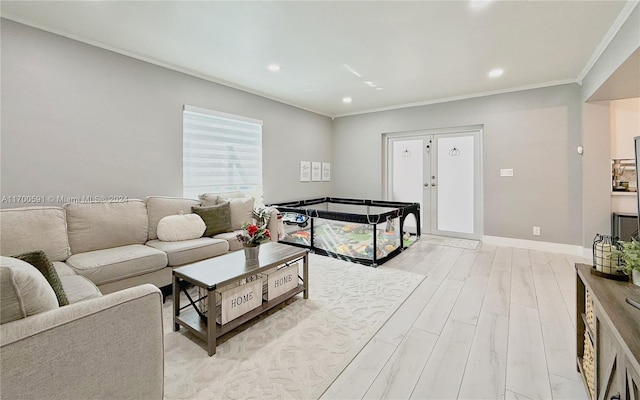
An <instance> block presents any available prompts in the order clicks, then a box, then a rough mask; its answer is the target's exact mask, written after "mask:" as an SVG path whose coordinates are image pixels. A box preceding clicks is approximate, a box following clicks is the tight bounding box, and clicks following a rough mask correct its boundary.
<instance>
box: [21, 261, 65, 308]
mask: <svg viewBox="0 0 640 400" xmlns="http://www.w3.org/2000/svg"><path fill="white" fill-rule="evenodd" d="M13 258H17V259H18V260H22V261H24V262H27V263H29V264H31V265H33V266H34V267H36V269H37V270H38V271H40V273H42V275H44V277H45V278H46V279H47V282H49V285H51V288H52V289H53V291H54V292H55V294H56V298H57V299H58V305H59V306H66V305H67V304H69V300H67V295H66V293H65V292H64V288H63V287H62V281H60V277H59V276H58V272H57V271H56V269H55V267H54V266H53V264H51V262H49V259H48V258H47V255H46V254H44V251H30V252H27V253H22V254H18V255H17V256H13Z"/></svg>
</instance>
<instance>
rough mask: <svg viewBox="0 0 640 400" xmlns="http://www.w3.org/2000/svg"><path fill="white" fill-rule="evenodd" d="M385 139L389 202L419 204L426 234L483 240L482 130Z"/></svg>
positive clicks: (453, 130) (397, 136)
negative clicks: (481, 237)
mask: <svg viewBox="0 0 640 400" xmlns="http://www.w3.org/2000/svg"><path fill="white" fill-rule="evenodd" d="M385 136H386V147H387V151H386V154H387V155H386V157H387V159H386V165H387V168H386V172H387V173H386V182H387V185H386V186H387V187H386V189H387V190H386V192H387V193H386V198H387V199H389V200H395V201H411V202H419V203H420V214H421V215H420V220H421V225H422V226H421V230H422V233H423V234H433V235H442V236H451V237H459V238H467V239H477V240H479V239H480V236H481V234H482V226H481V224H482V215H481V213H482V175H481V148H482V146H481V136H482V130H481V128H473V129H461V128H459V129H448V130H438V131H424V132H415V133H410V134H409V133H404V134H402V133H401V134H388V135H385ZM407 227H408V230H409V231H410V230H411V225H410V222H408V223H407Z"/></svg>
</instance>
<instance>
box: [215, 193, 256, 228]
mask: <svg viewBox="0 0 640 400" xmlns="http://www.w3.org/2000/svg"><path fill="white" fill-rule="evenodd" d="M218 201H228V202H229V210H230V212H231V229H233V230H234V231H237V230H238V229H242V224H244V223H245V222H248V223H253V203H254V201H255V200H254V199H253V197H242V198H219V199H218Z"/></svg>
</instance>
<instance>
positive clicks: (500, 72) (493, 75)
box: [487, 68, 504, 78]
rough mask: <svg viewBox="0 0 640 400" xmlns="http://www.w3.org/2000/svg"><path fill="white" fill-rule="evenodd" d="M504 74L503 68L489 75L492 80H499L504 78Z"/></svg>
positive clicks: (493, 70) (490, 72)
mask: <svg viewBox="0 0 640 400" xmlns="http://www.w3.org/2000/svg"><path fill="white" fill-rule="evenodd" d="M502 74H504V70H503V69H502V68H496V69H492V70H491V71H489V73H488V74H487V75H489V77H490V78H497V77H499V76H502Z"/></svg>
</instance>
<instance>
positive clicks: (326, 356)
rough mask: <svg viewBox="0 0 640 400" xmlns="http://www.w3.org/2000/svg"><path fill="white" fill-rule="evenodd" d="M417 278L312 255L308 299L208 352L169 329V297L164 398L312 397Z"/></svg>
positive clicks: (293, 302) (255, 322)
mask: <svg viewBox="0 0 640 400" xmlns="http://www.w3.org/2000/svg"><path fill="white" fill-rule="evenodd" d="M422 279H424V276H422V275H418V274H413V273H408V272H403V271H398V270H394V269H390V268H385V267H379V268H372V267H367V266H363V265H358V264H353V263H349V262H346V261H342V260H337V259H333V258H328V257H321V256H316V255H313V254H312V255H311V256H310V267H309V283H310V291H309V292H310V294H309V299H307V300H304V299H302V294H300V295H298V296H296V297H295V298H293V299H291V300H289V301H288V302H287V304H286V305H285V306H282V307H278V308H276V309H275V310H272V311H271V312H270V313H268V315H266V316H263V317H259V318H257V319H255V320H253V323H251V324H250V326H248V327H244V328H243V330H237V331H234V332H231V333H229V334H227V335H225V337H223V338H221V340H220V339H219V340H218V347H217V352H216V354H215V355H214V356H212V357H209V356H207V352H206V350H205V347H204V343H203V342H202V341H200V340H199V339H197V338H196V337H195V336H192V335H191V334H190V333H188V332H186V331H185V330H184V329H181V330H180V331H179V332H173V324H172V302H171V300H170V298H169V299H168V300H167V302H166V303H165V304H164V307H163V316H164V328H165V335H164V340H165V399H315V398H318V397H319V396H320V395H321V394H322V393H323V392H324V391H325V390H326V388H327V387H328V386H329V385H330V384H331V383H332V382H333V380H334V379H335V378H336V377H337V376H338V375H339V374H340V372H341V371H342V370H343V369H344V367H346V366H347V364H348V363H349V362H350V361H351V360H352V359H353V358H354V357H355V355H356V354H357V353H358V352H359V351H360V350H361V349H362V347H364V345H365V344H366V343H367V342H368V341H369V340H370V339H371V338H372V337H373V335H374V334H375V333H376V332H377V331H378V329H380V327H381V326H382V325H383V324H384V322H385V321H386V320H387V319H388V318H389V317H390V316H391V315H392V314H393V312H394V311H395V310H396V309H397V308H398V307H399V306H400V304H402V302H403V301H404V300H405V299H406V298H407V297H408V296H409V294H410V293H411V292H412V291H413V290H414V289H415V288H416V287H417V286H418V284H419V283H420V282H421V281H422ZM181 302H182V300H181ZM182 304H186V303H182ZM220 342H222V343H220Z"/></svg>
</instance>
